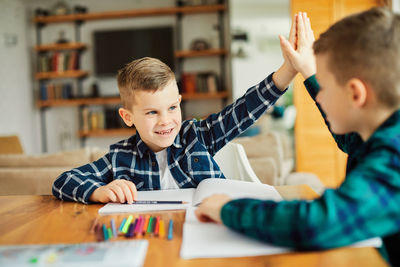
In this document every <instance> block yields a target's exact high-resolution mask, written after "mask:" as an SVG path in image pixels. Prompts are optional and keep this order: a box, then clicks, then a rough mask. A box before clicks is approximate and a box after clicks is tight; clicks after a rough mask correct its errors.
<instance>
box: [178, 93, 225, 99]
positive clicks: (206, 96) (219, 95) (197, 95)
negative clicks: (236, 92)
mask: <svg viewBox="0 0 400 267" xmlns="http://www.w3.org/2000/svg"><path fill="white" fill-rule="evenodd" d="M228 96H229V95H228V92H226V91H223V92H216V93H195V94H185V93H183V94H182V101H185V100H207V99H223V98H228Z"/></svg>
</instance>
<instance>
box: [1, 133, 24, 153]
mask: <svg viewBox="0 0 400 267" xmlns="http://www.w3.org/2000/svg"><path fill="white" fill-rule="evenodd" d="M0 154H24V150H23V149H22V145H21V142H20V141H19V138H18V136H16V135H10V136H0Z"/></svg>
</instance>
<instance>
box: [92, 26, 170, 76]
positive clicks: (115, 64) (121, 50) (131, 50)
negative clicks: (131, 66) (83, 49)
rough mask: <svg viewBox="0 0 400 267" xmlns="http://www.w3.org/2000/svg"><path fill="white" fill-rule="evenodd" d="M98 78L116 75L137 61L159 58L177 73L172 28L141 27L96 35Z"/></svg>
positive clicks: (95, 58)
mask: <svg viewBox="0 0 400 267" xmlns="http://www.w3.org/2000/svg"><path fill="white" fill-rule="evenodd" d="M94 53H95V56H94V61H95V73H96V75H97V76H115V75H116V74H117V72H118V70H119V69H121V68H123V67H124V66H125V65H126V64H127V63H129V62H131V61H132V60H134V59H138V58H142V57H154V58H158V59H160V60H161V61H163V62H164V63H165V64H167V65H168V66H169V67H170V68H171V69H172V70H174V39H173V29H172V27H169V26H167V27H157V28H138V29H123V30H107V31H96V32H94Z"/></svg>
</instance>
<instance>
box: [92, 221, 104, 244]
mask: <svg viewBox="0 0 400 267" xmlns="http://www.w3.org/2000/svg"><path fill="white" fill-rule="evenodd" d="M94 233H95V235H96V241H97V242H100V241H103V240H104V236H103V231H102V229H101V226H100V224H96V226H95V227H94Z"/></svg>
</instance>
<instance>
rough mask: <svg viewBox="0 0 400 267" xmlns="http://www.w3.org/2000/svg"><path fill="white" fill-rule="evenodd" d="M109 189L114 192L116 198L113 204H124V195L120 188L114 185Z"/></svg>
mask: <svg viewBox="0 0 400 267" xmlns="http://www.w3.org/2000/svg"><path fill="white" fill-rule="evenodd" d="M110 189H111V190H112V191H113V192H114V194H115V195H116V196H117V199H116V201H115V202H120V203H124V202H125V201H126V200H125V194H124V193H123V191H122V189H121V187H120V186H119V185H117V184H114V185H113V186H111V187H110Z"/></svg>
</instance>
